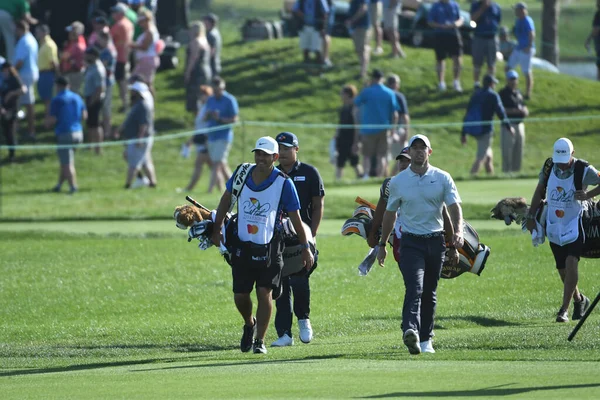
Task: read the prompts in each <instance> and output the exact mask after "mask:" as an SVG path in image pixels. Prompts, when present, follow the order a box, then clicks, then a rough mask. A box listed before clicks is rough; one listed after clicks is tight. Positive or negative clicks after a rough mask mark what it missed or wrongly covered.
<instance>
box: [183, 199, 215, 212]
mask: <svg viewBox="0 0 600 400" xmlns="http://www.w3.org/2000/svg"><path fill="white" fill-rule="evenodd" d="M185 199H186V200H187V201H189V202H190V203H192V204H193V205H195V206H196V207H198V208H200V209H202V210H206V211H210V210H209V209H208V208H206V207H204V206H203V205H202V204H200V203H198V202H197V201H196V200H194V199H193V198H191V197H190V196H185Z"/></svg>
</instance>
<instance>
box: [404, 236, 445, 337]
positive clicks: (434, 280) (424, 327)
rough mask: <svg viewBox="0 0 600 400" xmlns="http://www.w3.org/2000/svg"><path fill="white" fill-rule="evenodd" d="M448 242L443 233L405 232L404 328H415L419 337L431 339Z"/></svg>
mask: <svg viewBox="0 0 600 400" xmlns="http://www.w3.org/2000/svg"><path fill="white" fill-rule="evenodd" d="M445 251H446V243H445V241H444V237H443V236H436V237H432V238H420V237H415V236H410V235H402V240H401V243H400V262H399V266H400V272H402V276H403V278H404V287H405V289H406V293H405V295H404V306H403V308H402V329H403V331H404V332H405V331H406V330H407V329H414V330H415V331H416V332H418V333H419V337H420V340H421V341H422V342H423V341H426V340H429V339H431V334H432V332H433V320H434V317H435V308H436V303H437V297H436V290H437V284H438V280H439V279H440V274H441V272H442V265H443V263H444V253H445Z"/></svg>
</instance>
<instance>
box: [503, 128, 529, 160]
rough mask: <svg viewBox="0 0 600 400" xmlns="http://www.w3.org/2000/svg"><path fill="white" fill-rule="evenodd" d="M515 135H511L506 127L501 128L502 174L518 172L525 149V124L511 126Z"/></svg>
mask: <svg viewBox="0 0 600 400" xmlns="http://www.w3.org/2000/svg"><path fill="white" fill-rule="evenodd" d="M511 126H512V127H513V129H514V130H515V135H514V136H513V135H511V134H510V131H509V130H508V129H506V127H504V126H503V127H502V136H501V145H502V172H519V171H520V170H521V161H522V160H523V148H524V147H525V124H523V123H522V122H521V123H519V124H511Z"/></svg>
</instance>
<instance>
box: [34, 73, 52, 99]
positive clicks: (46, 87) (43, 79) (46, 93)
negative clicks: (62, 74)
mask: <svg viewBox="0 0 600 400" xmlns="http://www.w3.org/2000/svg"><path fill="white" fill-rule="evenodd" d="M55 75H56V74H55V73H54V71H41V72H40V78H39V80H38V83H37V90H38V95H39V96H40V99H42V101H50V100H52V97H54V77H55Z"/></svg>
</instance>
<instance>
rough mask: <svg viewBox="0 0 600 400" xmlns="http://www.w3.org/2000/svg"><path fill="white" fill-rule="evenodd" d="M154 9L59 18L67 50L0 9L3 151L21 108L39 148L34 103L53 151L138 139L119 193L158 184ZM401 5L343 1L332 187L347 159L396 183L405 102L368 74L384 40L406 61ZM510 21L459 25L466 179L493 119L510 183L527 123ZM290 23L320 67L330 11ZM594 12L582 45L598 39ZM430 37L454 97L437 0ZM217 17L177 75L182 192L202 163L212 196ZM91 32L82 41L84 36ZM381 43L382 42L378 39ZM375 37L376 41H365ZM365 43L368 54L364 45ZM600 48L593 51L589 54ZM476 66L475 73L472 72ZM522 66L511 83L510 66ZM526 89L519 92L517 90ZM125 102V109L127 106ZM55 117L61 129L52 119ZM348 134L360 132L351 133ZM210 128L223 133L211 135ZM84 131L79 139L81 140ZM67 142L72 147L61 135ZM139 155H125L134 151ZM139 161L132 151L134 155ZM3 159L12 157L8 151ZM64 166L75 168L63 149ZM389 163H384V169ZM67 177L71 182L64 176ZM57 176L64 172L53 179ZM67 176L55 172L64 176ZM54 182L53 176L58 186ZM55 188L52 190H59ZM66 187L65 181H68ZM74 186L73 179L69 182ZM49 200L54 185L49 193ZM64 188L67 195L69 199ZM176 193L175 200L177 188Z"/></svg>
mask: <svg viewBox="0 0 600 400" xmlns="http://www.w3.org/2000/svg"><path fill="white" fill-rule="evenodd" d="M599 4H600V2H599ZM155 9H156V2H155V1H154V2H153V1H145V0H121V1H119V2H116V0H115V4H114V5H113V6H112V7H111V8H110V9H109V12H108V13H106V12H104V11H102V10H101V9H97V10H94V11H93V12H92V13H91V14H90V15H91V18H90V20H89V21H84V22H85V23H84V22H81V21H70V23H69V24H68V25H66V26H64V27H63V30H64V33H65V35H66V36H65V38H66V40H65V41H64V42H63V43H56V42H55V40H53V37H56V35H53V32H51V30H50V28H49V25H47V24H45V23H43V22H44V21H38V20H36V19H35V18H33V17H32V16H31V14H30V10H29V2H28V1H27V0H10V1H8V0H7V1H3V2H1V3H0V22H2V23H1V24H0V25H1V28H0V33H1V35H2V38H3V42H4V43H5V52H4V53H5V55H6V60H4V61H3V63H2V74H1V75H0V82H1V84H0V98H1V105H2V108H1V117H0V122H1V123H0V128H1V129H2V132H3V135H4V137H5V138H6V143H7V144H9V145H14V144H17V136H18V135H17V131H18V124H19V120H20V119H21V118H19V116H20V114H21V110H23V111H24V113H23V114H24V120H25V121H24V122H25V124H24V128H23V129H24V130H25V132H26V135H25V137H26V138H27V139H29V140H31V141H34V140H36V132H35V126H36V125H35V114H34V104H35V103H36V101H37V100H39V101H41V102H42V103H43V104H44V110H45V111H44V113H45V119H46V121H45V122H46V125H47V126H54V129H55V133H56V137H57V142H59V143H62V144H63V145H64V144H68V143H71V142H72V143H78V142H80V141H82V140H83V138H85V141H87V142H90V143H93V144H94V145H95V147H94V148H93V149H94V152H95V153H96V154H101V153H102V145H101V143H102V142H103V140H105V139H106V138H114V139H118V138H125V139H136V138H137V139H141V140H142V142H141V143H142V144H139V145H136V146H137V147H136V149H133V148H132V147H128V148H127V149H126V150H125V152H124V157H125V159H126V161H127V165H128V166H129V170H128V173H127V175H126V176H127V177H126V180H125V182H126V187H127V188H130V187H136V186H140V185H149V186H154V185H156V173H155V171H154V166H153V165H152V157H151V149H152V137H153V135H154V127H153V125H154V122H153V119H154V92H155V89H154V78H155V74H156V72H157V69H158V67H159V66H160V54H161V52H162V50H163V49H164V47H165V43H164V42H163V40H162V39H161V38H160V33H159V32H158V29H157V27H156V24H155V23H154V20H155V18H154V11H155ZM401 9H402V2H401V1H398V0H349V11H348V19H347V20H346V21H345V22H346V26H347V28H348V31H349V33H350V36H351V38H352V41H353V44H354V50H355V52H356V54H357V56H358V59H359V65H360V67H359V69H360V73H359V75H358V78H359V79H361V80H366V79H369V81H368V83H367V84H366V85H365V87H364V88H362V90H358V89H357V88H356V87H355V86H353V85H351V84H348V85H344V87H343V88H342V89H341V94H340V95H341V103H342V106H341V108H340V110H339V123H340V128H339V129H338V130H337V131H336V134H335V145H334V146H333V148H334V150H335V154H336V155H337V158H336V160H335V164H336V178H337V179H341V178H342V176H343V169H344V167H345V165H346V164H347V163H348V162H349V163H350V165H351V167H352V168H353V169H354V173H355V174H356V176H357V177H359V178H368V177H372V176H377V177H385V176H389V175H390V174H394V173H395V172H397V170H396V169H395V168H397V167H394V166H393V167H388V163H389V161H390V160H393V159H394V157H395V156H396V155H398V154H399V153H400V150H401V149H402V148H404V147H405V146H406V140H407V137H408V136H410V135H409V131H410V129H411V127H410V114H409V110H408V101H407V98H408V99H409V100H410V93H408V94H407V95H405V94H404V93H402V92H401V91H400V87H401V80H400V77H399V76H398V75H396V74H394V73H389V74H387V76H386V75H385V74H384V73H383V71H381V70H379V69H377V68H375V69H371V73H370V75H368V71H369V63H370V59H371V56H372V55H376V56H377V55H381V54H383V53H384V51H383V47H382V46H383V40H384V39H387V40H389V41H390V45H391V53H390V57H392V58H404V57H406V54H405V53H404V51H403V49H402V47H401V46H400V34H399V27H398V15H399V13H400V12H401ZM513 11H514V15H515V23H514V29H513V30H512V33H513V34H514V37H515V39H516V41H514V42H512V41H511V40H510V39H509V29H507V28H506V27H504V26H502V10H501V8H500V7H499V6H498V4H496V3H495V2H493V1H491V0H477V1H473V2H472V4H471V7H470V18H471V20H472V21H475V23H476V25H475V29H474V32H473V38H472V63H473V78H474V82H475V87H474V92H473V94H472V96H471V99H470V101H469V103H468V105H467V107H466V112H465V118H464V127H463V129H462V136H461V142H462V143H463V144H465V143H467V142H468V140H467V138H468V136H472V137H473V138H474V140H475V141H476V142H477V153H476V157H475V161H474V163H473V166H472V169H471V173H472V174H477V173H478V172H479V170H480V169H481V167H482V166H483V168H484V169H485V171H486V172H487V173H489V174H493V173H494V171H493V153H492V150H491V148H492V143H493V136H494V130H493V126H494V125H493V123H492V119H493V115H494V114H496V115H498V117H499V118H500V119H501V121H502V127H501V131H500V133H501V149H502V170H503V172H504V173H508V174H514V173H518V172H519V171H520V168H521V160H522V158H523V153H524V147H525V124H524V121H525V119H526V118H527V117H528V116H529V111H528V108H527V106H526V104H525V101H526V100H528V99H530V98H531V96H532V91H533V73H532V69H531V63H532V58H533V56H534V55H535V35H536V33H535V32H536V31H535V25H534V22H533V20H532V19H531V17H530V16H529V15H528V8H527V5H526V4H525V3H522V2H519V3H517V4H515V5H514V7H513ZM293 13H294V15H295V16H296V18H297V20H298V21H299V23H300V32H299V40H300V48H301V50H302V54H303V58H304V60H305V62H310V61H311V55H312V54H314V57H315V58H314V60H315V62H317V63H319V64H322V65H325V66H331V65H332V60H331V59H330V43H331V39H330V37H331V34H332V29H333V25H334V18H333V16H334V13H335V3H334V2H333V1H332V0H297V1H296V2H295V3H294V5H293ZM598 15H600V12H599V13H597V15H596V17H595V19H594V25H593V29H592V32H591V33H590V36H589V37H588V39H587V41H586V45H588V46H589V45H590V43H591V42H592V41H593V42H594V43H595V44H597V43H598V41H599V40H600V39H599V37H600V35H599V33H598V30H599V27H600V22H598V21H600V17H599V16H598ZM427 22H428V24H429V26H430V27H431V28H432V35H433V36H434V38H435V40H434V44H435V46H434V52H435V65H436V71H437V87H438V89H439V90H440V91H446V90H447V85H446V81H445V75H446V73H445V60H446V58H451V59H452V62H453V73H452V76H453V81H452V87H453V89H454V90H455V91H456V92H462V91H463V88H462V84H461V72H462V65H463V60H462V55H463V42H462V34H461V32H460V28H461V26H462V25H463V24H464V22H465V21H464V18H463V17H462V14H461V11H460V9H459V6H458V4H457V3H456V2H455V1H453V0H438V1H437V2H435V3H434V4H432V6H431V8H430V9H429V11H428V14H427ZM218 26H219V18H218V17H217V16H216V15H214V14H208V15H206V16H205V17H203V18H202V20H201V21H196V22H194V23H192V24H191V25H190V28H189V42H188V44H187V47H186V53H185V54H186V56H185V64H184V68H183V70H184V77H183V78H184V79H183V80H184V83H185V109H186V111H187V112H189V113H191V114H192V115H194V116H195V127H196V129H198V130H201V129H207V130H208V131H207V132H199V133H198V134H196V135H195V136H194V137H193V138H191V139H190V140H189V141H188V142H187V143H186V144H185V145H184V146H183V148H182V155H184V156H189V155H190V153H191V148H192V145H194V150H195V153H196V156H195V163H194V168H193V171H192V174H191V177H190V180H189V183H188V185H187V186H186V187H185V190H187V191H189V190H192V189H193V188H194V187H195V185H196V184H197V182H198V180H199V179H200V177H201V175H202V171H203V168H204V166H206V167H207V168H209V169H210V182H209V187H208V191H209V192H211V191H212V190H213V189H214V188H215V187H217V188H218V189H219V190H222V188H223V184H224V182H226V181H227V179H229V177H230V176H231V168H230V167H229V164H228V155H229V152H230V149H231V146H232V142H233V130H232V128H230V127H229V126H228V125H229V124H231V123H234V122H236V121H237V119H238V114H239V107H238V104H237V100H236V98H235V97H234V96H233V95H232V94H230V93H229V92H227V90H226V81H225V79H223V77H222V76H221V51H222V39H221V35H220V32H219V27H218ZM86 32H88V33H89V34H86ZM384 33H385V35H384ZM371 36H373V38H372V37H371ZM372 39H374V46H373V51H371V41H372ZM596 47H598V46H596ZM499 53H500V54H502V57H503V58H504V59H505V60H507V63H506V70H505V77H506V87H504V89H502V90H501V91H500V92H499V93H497V92H496V91H495V88H496V85H497V84H498V83H499V81H498V79H497V78H496V73H497V71H496V60H497V59H498V56H497V55H498V54H499ZM484 66H485V67H486V69H485V70H484V71H482V69H483V68H484ZM517 67H520V69H521V71H520V73H519V72H517V70H516V68H517ZM520 77H522V78H524V81H525V85H524V87H525V90H524V93H521V92H520V90H519V88H518V84H519V83H518V82H519V78H520ZM113 88H115V89H116V90H117V93H118V95H116V96H115V98H116V99H118V100H119V101H120V103H119V105H118V107H115V108H116V109H118V111H119V112H120V113H125V114H126V118H125V122H124V123H123V124H122V125H121V126H120V127H117V128H115V127H113V124H112V119H113V115H112V110H113V105H112V100H113ZM77 96H79V97H80V98H81V100H82V102H83V109H82V110H79V111H78V112H75V113H72V114H71V116H70V117H69V118H67V117H64V115H66V113H65V112H64V110H63V109H62V108H61V107H75V108H77V107H78V106H75V105H73V104H71V103H69V102H70V101H74V100H73V99H74V98H76V97H77ZM134 100H135V102H134ZM61 118H67V120H66V121H62V120H61ZM353 125H361V127H360V128H359V129H354V128H352V126H353ZM220 126H223V127H222V128H221V127H220ZM84 131H85V135H84V134H83V133H84ZM67 134H68V135H69V136H70V137H71V139H70V140H67V139H65V137H60V136H61V135H67ZM134 150H136V151H134ZM142 150H143V151H142ZM8 157H9V158H8V160H9V161H12V160H14V158H15V150H14V149H12V150H10V151H9V154H8ZM59 160H60V161H61V166H62V165H63V164H62V162H63V161H64V162H67V161H68V162H69V163H71V164H72V163H73V162H74V161H73V160H74V156H73V151H72V150H70V153H69V157H60V156H59ZM392 164H393V163H392ZM72 168H73V173H72V174H71V175H73V176H74V175H75V173H74V166H73V167H72ZM61 171H62V169H61ZM63 175H66V174H64V173H63V172H61V175H60V176H61V177H62V176H63ZM61 179H62V178H61ZM61 179H59V182H62V181H61ZM65 180H68V179H66V178H65ZM73 182H74V180H73ZM57 187H58V188H59V189H60V184H59V185H57ZM76 190H77V186H76V184H75V183H73V185H72V187H71V191H73V192H74V191H76ZM182 190H183V189H182Z"/></svg>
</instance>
